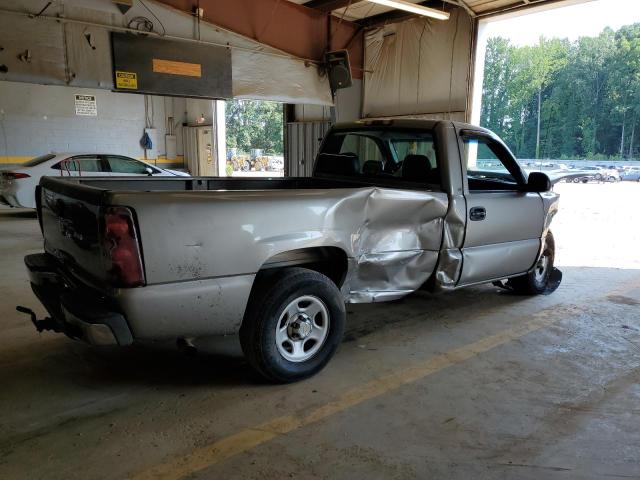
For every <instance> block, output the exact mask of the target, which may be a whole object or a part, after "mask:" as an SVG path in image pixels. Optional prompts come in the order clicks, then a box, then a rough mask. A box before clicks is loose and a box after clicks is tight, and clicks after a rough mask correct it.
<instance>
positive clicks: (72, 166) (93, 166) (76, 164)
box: [51, 156, 103, 173]
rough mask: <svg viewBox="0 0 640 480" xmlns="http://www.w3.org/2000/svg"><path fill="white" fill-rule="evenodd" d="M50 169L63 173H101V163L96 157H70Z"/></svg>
mask: <svg viewBox="0 0 640 480" xmlns="http://www.w3.org/2000/svg"><path fill="white" fill-rule="evenodd" d="M51 168H53V169H55V170H63V171H65V172H80V173H91V172H102V171H103V169H102V162H101V160H100V158H99V157H97V156H87V157H71V158H67V159H65V160H62V161H60V162H58V163H56V164H55V165H52V166H51Z"/></svg>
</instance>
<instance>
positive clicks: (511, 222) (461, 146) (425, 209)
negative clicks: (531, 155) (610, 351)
mask: <svg viewBox="0 0 640 480" xmlns="http://www.w3.org/2000/svg"><path fill="white" fill-rule="evenodd" d="M483 164H484V165H487V164H490V165H492V166H491V168H481V165H483ZM550 188H551V187H550V182H549V179H548V178H547V177H546V176H545V175H544V174H541V173H537V172H534V173H531V174H528V175H527V173H526V172H525V171H523V170H522V169H521V168H520V167H519V166H518V163H517V162H516V160H515V158H514V157H513V155H512V154H511V153H510V151H509V149H508V148H507V147H506V146H505V145H504V143H503V142H502V141H500V139H499V138H497V137H496V136H495V135H494V134H493V133H491V132H489V131H487V130H485V129H482V128H479V127H475V126H472V125H467V124H462V123H455V122H450V121H423V120H401V121H400V120H399V121H395V120H394V121H386V120H378V121H375V120H373V121H361V122H354V123H350V124H341V125H337V126H334V127H333V128H332V129H331V130H330V131H329V133H328V134H327V136H326V138H325V139H324V141H323V142H322V145H321V148H320V153H319V154H318V157H317V159H316V163H315V171H314V175H313V176H312V177H311V178H279V179H256V178H251V179H238V178H233V179H228V178H197V177H193V178H152V177H144V178H104V177H102V178H90V177H77V178H71V179H69V178H64V179H61V178H43V179H42V181H41V183H40V187H39V188H38V190H37V193H36V197H37V198H36V201H37V206H38V215H39V221H40V225H41V227H42V233H43V236H44V253H41V254H36V255H29V256H27V257H26V258H25V262H26V265H27V268H28V271H29V275H30V279H31V284H32V288H33V291H34V292H35V294H36V296H37V297H38V298H39V299H40V301H41V302H42V303H43V304H44V306H45V307H46V308H47V310H48V312H49V314H50V317H48V318H46V319H43V320H37V319H36V318H35V316H34V315H33V314H32V312H30V310H29V309H26V308H24V307H19V308H20V309H21V311H24V312H26V313H31V314H32V320H33V321H34V324H35V325H36V327H37V328H38V329H39V330H43V329H50V330H54V331H59V332H64V333H66V334H67V335H68V336H70V337H72V338H76V339H82V340H85V341H87V342H89V343H92V344H96V345H108V344H118V345H129V344H131V343H132V342H134V341H136V340H166V339H177V340H191V339H200V338H204V337H210V336H215V335H229V334H238V333H239V335H240V340H241V344H242V347H243V350H244V352H245V355H246V357H247V359H248V361H249V362H250V363H251V365H252V366H253V367H255V369H256V370H257V371H258V372H260V373H261V374H262V375H264V376H265V377H266V378H268V379H270V380H272V381H276V382H289V381H295V380H298V379H301V378H304V377H307V376H309V375H312V374H314V373H315V372H317V371H319V370H320V369H321V368H323V367H324V366H325V365H326V363H327V362H328V361H329V360H330V358H331V357H332V356H333V354H334V353H335V351H336V349H337V347H338V345H339V344H340V341H341V338H342V335H343V331H344V327H345V316H346V315H345V302H352V303H363V302H384V301H387V300H394V299H398V298H401V297H403V296H405V295H408V294H410V293H411V292H413V291H415V290H417V289H420V288H427V289H430V290H433V291H437V290H451V289H456V288H460V287H464V286H468V285H474V284H479V283H485V282H500V285H503V286H505V287H506V288H510V289H512V290H514V291H516V292H521V293H526V294H538V293H544V292H548V291H550V290H552V289H553V288H555V286H557V284H558V283H559V276H558V275H559V272H558V271H557V270H556V269H554V267H553V260H554V242H553V237H552V235H551V233H550V231H549V224H550V223H551V219H552V218H553V216H554V214H555V213H556V211H557V208H558V195H556V194H554V193H553V192H551V191H550Z"/></svg>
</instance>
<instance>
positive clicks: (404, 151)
mask: <svg viewBox="0 0 640 480" xmlns="http://www.w3.org/2000/svg"><path fill="white" fill-rule="evenodd" d="M315 174H316V175H321V176H322V175H329V176H339V177H349V178H351V179H362V180H365V181H366V180H375V181H384V182H385V183H386V182H388V181H392V182H393V181H395V182H402V183H419V184H425V185H437V186H439V185H440V183H441V182H440V169H439V163H438V157H437V155H436V145H435V140H434V136H433V134H432V133H431V132H429V131H424V130H420V131H398V130H369V129H366V130H354V131H337V132H333V133H332V134H330V136H329V137H327V139H326V141H325V142H324V144H323V146H322V151H321V152H320V154H319V155H318V158H317V161H316V168H315Z"/></svg>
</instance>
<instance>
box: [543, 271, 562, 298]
mask: <svg viewBox="0 0 640 480" xmlns="http://www.w3.org/2000/svg"><path fill="white" fill-rule="evenodd" d="M560 283H562V271H560V270H559V269H557V268H556V267H553V270H551V274H550V275H549V281H548V282H547V288H545V289H544V292H542V295H549V294H550V293H553V292H555V291H556V290H557V289H558V287H559V286H560Z"/></svg>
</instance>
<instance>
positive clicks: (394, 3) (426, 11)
mask: <svg viewBox="0 0 640 480" xmlns="http://www.w3.org/2000/svg"><path fill="white" fill-rule="evenodd" d="M368 1H369V2H371V3H377V4H378V5H384V6H385V7H391V8H397V9H398V10H404V11H405V12H411V13H415V14H416V15H423V16H425V17H431V18H435V19H437V20H449V12H443V11H442V10H436V9H435V8H429V7H423V6H422V5H416V4H415V3H409V2H405V1H404V0H368Z"/></svg>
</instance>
